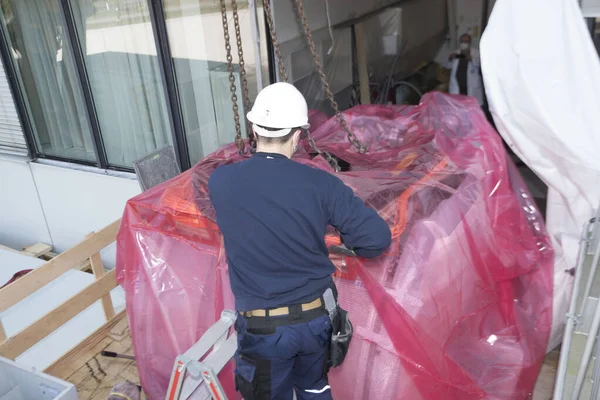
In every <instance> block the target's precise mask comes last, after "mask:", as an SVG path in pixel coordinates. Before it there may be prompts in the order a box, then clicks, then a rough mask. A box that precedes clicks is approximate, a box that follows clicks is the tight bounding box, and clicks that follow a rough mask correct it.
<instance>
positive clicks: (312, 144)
mask: <svg viewBox="0 0 600 400" xmlns="http://www.w3.org/2000/svg"><path fill="white" fill-rule="evenodd" d="M263 8H264V11H265V14H266V16H267V25H269V33H270V35H271V42H272V43H273V48H274V49H275V56H276V58H277V65H278V67H279V76H280V78H281V80H282V81H283V82H287V81H288V76H287V73H286V71H285V65H284V64H283V56H282V55H281V47H280V46H279V42H278V41H277V33H276V32H275V23H274V22H273V15H272V14H271V4H270V0H263ZM304 132H305V133H306V138H307V140H308V144H309V145H310V147H312V148H313V150H314V151H316V152H317V153H318V154H320V155H321V156H323V157H324V158H325V159H326V160H327V161H328V162H329V164H330V165H331V167H332V168H333V169H334V171H335V172H339V171H340V166H339V164H338V162H337V160H336V159H335V158H334V157H333V156H332V155H331V154H330V153H329V152H327V151H323V150H321V149H319V147H318V146H317V144H316V143H315V141H314V140H313V138H312V137H311V136H310V132H309V131H308V129H305V130H304Z"/></svg>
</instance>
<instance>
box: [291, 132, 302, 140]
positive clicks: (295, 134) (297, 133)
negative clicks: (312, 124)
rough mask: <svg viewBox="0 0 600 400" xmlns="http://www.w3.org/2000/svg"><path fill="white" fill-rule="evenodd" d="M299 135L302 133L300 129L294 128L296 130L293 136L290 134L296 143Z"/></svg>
mask: <svg viewBox="0 0 600 400" xmlns="http://www.w3.org/2000/svg"><path fill="white" fill-rule="evenodd" d="M300 135H302V129H296V132H294V136H292V139H293V140H294V143H298V142H299V141H300Z"/></svg>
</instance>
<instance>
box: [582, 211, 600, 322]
mask: <svg viewBox="0 0 600 400" xmlns="http://www.w3.org/2000/svg"><path fill="white" fill-rule="evenodd" d="M594 221H596V223H598V219H597V218H595V219H594ZM594 230H595V229H593V230H592V232H593V231H594ZM594 242H595V240H594V237H593V236H592V237H591V238H590V241H589V244H593V243H594ZM598 260H600V246H598V245H596V250H594V259H593V261H592V265H591V269H590V274H589V275H588V280H587V283H586V285H585V291H584V292H583V298H582V299H581V306H580V308H579V313H578V314H577V316H578V317H581V316H582V315H583V312H584V310H585V306H586V305H587V300H588V297H589V296H590V292H591V291H592V285H593V284H594V278H595V276H596V271H597V270H598Z"/></svg>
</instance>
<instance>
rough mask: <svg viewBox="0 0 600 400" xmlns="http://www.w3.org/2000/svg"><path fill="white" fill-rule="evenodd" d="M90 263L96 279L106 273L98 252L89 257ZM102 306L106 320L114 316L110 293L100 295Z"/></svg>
mask: <svg viewBox="0 0 600 400" xmlns="http://www.w3.org/2000/svg"><path fill="white" fill-rule="evenodd" d="M90 264H92V271H93V272H94V276H95V277H96V279H97V280H98V279H100V278H102V277H103V276H104V275H106V271H105V270H104V264H103V263H102V258H100V253H96V254H94V255H92V256H91V257H90ZM102 308H103V309H104V315H105V316H106V320H107V321H108V320H110V319H111V318H112V317H114V315H115V308H114V306H113V303H112V299H111V298H110V293H107V294H105V295H104V296H102Z"/></svg>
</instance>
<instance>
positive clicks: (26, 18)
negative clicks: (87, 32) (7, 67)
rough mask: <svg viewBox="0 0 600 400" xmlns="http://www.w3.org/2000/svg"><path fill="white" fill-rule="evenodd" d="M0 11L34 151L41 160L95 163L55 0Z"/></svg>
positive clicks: (17, 3) (23, 2) (22, 1)
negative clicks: (40, 156) (32, 136)
mask: <svg viewBox="0 0 600 400" xmlns="http://www.w3.org/2000/svg"><path fill="white" fill-rule="evenodd" d="M0 7H1V10H2V29H4V30H5V32H7V33H8V35H7V36H8V39H9V46H10V49H9V50H10V51H11V53H12V55H13V57H14V59H15V63H16V65H17V75H18V76H17V79H18V80H19V81H20V85H21V86H22V88H23V94H24V96H25V102H26V104H27V108H28V110H27V111H28V113H29V115H30V119H31V123H32V126H33V130H34V136H35V140H36V148H37V149H38V151H39V152H40V153H42V154H45V155H50V156H55V157H61V158H67V159H76V160H83V161H94V160H95V155H94V150H93V146H92V136H91V134H90V125H89V121H88V119H87V113H86V109H85V103H84V100H83V94H82V92H81V86H80V84H79V80H78V79H79V78H78V75H77V72H76V69H75V63H74V61H73V55H72V54H71V52H70V51H69V46H68V40H69V38H68V36H67V33H66V29H65V27H64V26H63V24H62V22H63V19H62V17H61V10H60V7H59V0H43V1H40V0H3V1H2V2H0Z"/></svg>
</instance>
